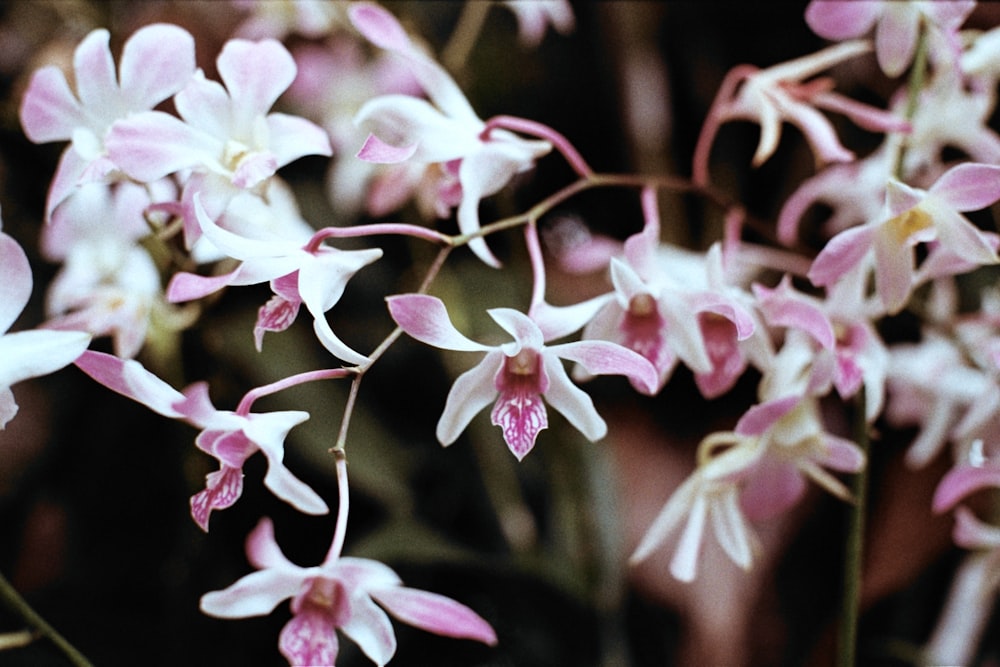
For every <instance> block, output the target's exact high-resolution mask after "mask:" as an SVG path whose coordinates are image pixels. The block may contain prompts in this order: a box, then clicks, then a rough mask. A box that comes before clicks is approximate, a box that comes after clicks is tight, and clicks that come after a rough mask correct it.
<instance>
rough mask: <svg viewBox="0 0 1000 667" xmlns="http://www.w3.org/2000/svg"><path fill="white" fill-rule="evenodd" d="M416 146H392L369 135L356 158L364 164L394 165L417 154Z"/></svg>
mask: <svg viewBox="0 0 1000 667" xmlns="http://www.w3.org/2000/svg"><path fill="white" fill-rule="evenodd" d="M418 145H419V144H411V145H410V146H400V147H397V146H392V145H390V144H387V143H385V142H384V141H382V140H381V139H379V138H378V137H377V136H375V135H374V134H369V135H368V138H367V139H365V143H364V145H363V146H362V147H361V150H359V151H358V153H357V157H358V158H359V159H361V160H364V161H365V162H374V163H375V164H396V163H397V162H403V161H405V160H409V159H410V158H411V157H413V154H414V153H416V152H417V147H418Z"/></svg>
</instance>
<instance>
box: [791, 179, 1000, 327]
mask: <svg viewBox="0 0 1000 667" xmlns="http://www.w3.org/2000/svg"><path fill="white" fill-rule="evenodd" d="M998 199H1000V167H996V166H993V165H987V164H974V163H963V164H960V165H958V166H956V167H953V168H951V169H949V170H948V171H947V172H945V173H944V174H943V175H942V176H941V177H940V178H939V179H938V180H937V181H936V182H935V183H934V185H932V186H931V187H930V189H929V190H926V191H925V190H919V189H917V188H911V187H910V186H908V185H905V184H903V183H900V182H899V181H896V180H890V181H889V183H888V185H887V188H886V200H885V207H884V209H883V213H882V216H881V219H879V220H878V221H877V222H870V223H868V224H865V225H862V226H859V227H852V228H850V229H847V230H845V231H843V232H841V233H839V234H837V235H836V236H835V237H833V238H832V239H831V240H830V242H829V243H827V245H826V246H825V247H824V248H823V250H822V251H821V252H820V253H819V255H818V256H817V257H816V260H815V261H814V262H813V265H812V268H811V269H810V270H809V278H810V280H812V282H813V283H814V284H815V285H821V286H825V285H832V284H834V283H835V282H836V281H837V280H839V279H840V278H841V277H842V276H844V275H845V274H846V273H847V272H848V271H850V270H851V269H853V268H854V267H855V266H856V265H857V264H858V263H859V262H862V261H865V260H866V258H867V260H866V261H870V262H873V264H874V269H875V288H876V291H877V292H878V294H879V297H880V298H881V300H882V304H883V306H884V307H885V309H886V311H888V312H889V313H897V312H899V311H900V310H901V309H902V308H903V306H905V305H906V301H907V299H909V296H910V292H911V290H912V288H913V281H914V272H915V269H916V267H915V262H916V260H915V258H914V246H916V245H917V244H918V243H921V242H928V241H937V242H938V243H939V244H940V245H941V246H942V247H943V248H946V249H948V250H950V251H951V252H953V253H954V254H955V255H956V256H958V257H960V258H963V259H964V260H966V261H967V262H970V263H972V264H973V265H986V264H995V263H997V262H998V261H1000V258H998V257H997V253H996V249H995V246H994V242H993V240H992V239H991V238H990V237H989V236H987V235H986V234H984V233H983V232H982V231H980V230H979V229H978V228H977V227H976V226H975V225H973V224H972V223H971V222H969V220H967V219H966V218H965V217H964V216H962V215H961V213H960V212H961V211H976V210H979V209H981V208H985V207H987V206H989V205H991V204H993V203H994V202H996V201H997V200H998Z"/></svg>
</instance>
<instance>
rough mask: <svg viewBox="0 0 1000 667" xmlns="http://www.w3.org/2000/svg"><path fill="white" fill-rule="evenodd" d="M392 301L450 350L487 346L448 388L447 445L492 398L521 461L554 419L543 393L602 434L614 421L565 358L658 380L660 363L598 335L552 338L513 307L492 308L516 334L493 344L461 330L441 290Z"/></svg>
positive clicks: (411, 326)
mask: <svg viewBox="0 0 1000 667" xmlns="http://www.w3.org/2000/svg"><path fill="white" fill-rule="evenodd" d="M388 303H389V312H390V314H391V315H392V317H393V319H394V320H396V323H397V324H398V325H399V326H400V327H401V328H402V329H403V331H405V332H406V333H408V334H409V335H410V336H412V337H414V338H416V339H417V340H419V341H421V342H423V343H426V344H428V345H433V346H434V347H439V348H443V349H446V350H459V351H463V352H485V353H486V355H485V356H484V357H483V359H482V360H481V361H480V362H479V364H477V365H476V366H474V367H473V368H472V369H470V370H468V371H466V372H465V373H463V374H462V375H460V376H459V377H458V379H457V380H455V384H454V385H452V388H451V391H450V392H449V393H448V399H447V401H446V403H445V408H444V413H443V414H442V415H441V419H440V421H438V426H437V437H438V440H440V442H441V444H442V445H445V446H447V445H450V444H451V443H453V442H454V441H455V440H456V439H458V436H459V435H461V433H462V431H464V430H465V427H466V426H468V424H469V422H470V421H472V418H473V417H474V416H475V415H476V414H477V413H478V412H479V411H480V410H482V409H483V408H485V407H486V406H487V405H489V404H490V403H491V402H493V403H494V406H493V412H492V415H491V418H492V421H493V424H495V425H497V426H500V427H501V428H502V429H503V435H504V440H505V441H506V443H507V446H508V447H509V448H510V451H511V452H512V453H513V454H514V456H516V457H517V458H518V460H521V459H523V458H524V457H525V456H526V455H527V454H528V452H529V451H531V449H532V447H534V445H535V438H536V437H537V435H538V433H539V431H541V430H542V429H544V428H546V427H547V426H548V415H547V413H546V410H545V405H544V403H543V402H542V398H544V399H545V400H546V401H547V402H548V403H549V405H551V406H552V407H554V408H555V409H556V410H558V411H559V412H561V413H562V414H563V416H565V417H566V418H567V419H568V420H569V422H570V423H571V424H572V425H573V426H574V427H576V428H577V429H578V430H579V431H580V432H581V433H583V434H584V435H585V436H586V437H587V438H588V439H590V440H599V439H600V438H603V437H604V435H605V433H606V432H607V424H606V423H605V422H604V420H603V419H602V418H601V416H600V415H599V414H598V413H597V410H596V409H595V408H594V403H593V401H592V400H591V399H590V397H589V396H588V395H587V394H586V393H585V392H584V391H582V390H581V389H580V388H578V387H577V386H576V385H574V384H573V383H572V381H571V380H570V378H569V375H568V374H567V373H566V370H565V369H564V368H563V365H562V361H561V359H566V360H569V361H574V362H576V363H579V364H580V365H582V366H583V367H584V368H585V369H586V370H587V372H589V373H593V374H595V375H605V374H613V375H625V376H627V377H628V378H629V379H630V380H632V381H633V382H635V383H637V384H639V386H641V387H643V389H644V390H645V391H647V392H652V391H653V390H654V389H655V387H656V383H657V374H656V369H654V368H653V366H652V364H650V363H649V361H647V360H646V359H645V358H644V357H642V356H640V355H638V354H636V353H635V352H633V351H632V350H629V349H626V348H624V347H622V346H620V345H616V344H614V343H610V342H607V341H599V340H586V341H576V342H571V343H561V344H558V345H547V344H546V341H545V339H544V335H543V333H542V330H541V329H540V328H539V326H538V324H536V323H535V322H534V321H533V320H532V319H531V318H529V317H528V316H527V315H524V314H523V313H520V312H518V311H516V310H513V309H511V308H494V309H491V310H489V311H488V312H489V315H490V317H492V318H493V320H494V321H495V322H496V323H497V324H499V325H500V326H501V327H502V328H503V329H504V330H505V331H506V332H507V333H509V334H510V335H511V336H512V337H513V338H514V340H513V341H512V342H509V343H504V344H502V345H496V346H490V345H484V344H482V343H477V342H475V341H473V340H470V339H469V338H466V337H465V336H464V335H463V334H462V333H460V332H459V331H458V330H457V329H456V328H455V326H454V325H453V324H452V322H451V320H450V318H449V317H448V312H447V310H446V308H445V305H444V303H443V302H442V301H441V300H440V299H438V298H436V297H433V296H427V295H421V294H405V295H400V296H392V297H389V298H388ZM581 325H582V322H580V323H579V324H578V325H577V327H576V328H577V329H578V328H579V327H580V326H581Z"/></svg>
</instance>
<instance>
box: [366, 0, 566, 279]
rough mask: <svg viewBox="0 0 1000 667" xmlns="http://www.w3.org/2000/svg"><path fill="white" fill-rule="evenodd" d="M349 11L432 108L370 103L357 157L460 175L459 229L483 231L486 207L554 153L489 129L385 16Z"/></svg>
mask: <svg viewBox="0 0 1000 667" xmlns="http://www.w3.org/2000/svg"><path fill="white" fill-rule="evenodd" d="M349 11H350V17H351V22H352V23H353V24H354V26H355V27H356V28H357V29H358V30H359V31H360V32H361V33H362V34H363V35H364V36H365V37H366V38H367V39H368V40H369V41H371V42H372V43H373V44H375V45H376V46H378V47H380V48H383V49H387V50H388V51H390V52H391V53H393V54H395V55H398V56H399V57H401V58H403V60H404V61H405V62H406V63H407V64H408V65H409V66H410V67H411V69H412V70H413V74H414V76H415V77H416V78H417V80H418V81H419V82H420V83H421V85H422V86H423V88H424V90H425V91H426V92H427V95H428V96H429V97H430V99H431V101H432V102H433V104H431V103H430V102H428V101H426V100H423V99H420V98H416V97H411V96H409V95H383V96H381V97H376V98H375V99H372V100H369V101H368V102H367V103H365V105H364V106H362V107H361V109H360V110H359V111H358V113H357V115H356V116H355V123H357V124H358V125H360V126H362V127H366V128H369V129H370V134H369V136H368V139H367V140H366V141H365V144H364V146H362V148H361V150H360V151H359V153H358V157H359V158H361V159H362V160H366V161H369V162H377V163H387V164H395V163H401V162H404V161H415V162H418V163H424V164H440V165H442V167H443V171H444V172H445V173H451V174H453V175H454V177H455V178H456V179H457V182H456V184H457V185H458V186H459V188H460V190H461V193H460V198H459V199H458V226H459V230H460V231H461V232H462V233H463V234H473V233H475V232H478V231H479V228H480V224H479V202H480V200H482V199H483V198H485V197H488V196H490V195H492V194H495V193H496V192H498V191H500V189H502V188H503V187H504V186H505V185H507V183H509V182H510V180H511V179H512V178H513V177H514V175H515V174H517V173H519V172H522V171H525V170H527V169H530V168H531V167H532V166H533V165H534V162H535V160H536V159H538V158H539V157H541V156H543V155H545V154H546V153H548V152H549V151H550V150H551V144H549V143H548V142H546V141H529V140H525V139H522V138H520V137H519V136H517V135H515V134H513V133H511V132H508V131H506V130H503V129H500V128H489V127H488V126H487V124H486V123H485V122H483V121H482V120H481V119H480V118H479V116H477V115H476V113H475V111H473V109H472V106H471V105H470V104H469V101H468V100H467V99H466V98H465V96H464V95H463V94H462V91H461V90H459V88H458V86H457V84H456V83H455V82H454V80H452V78H451V77H450V76H449V75H448V73H447V72H445V71H444V69H442V67H441V66H440V65H438V64H437V63H436V62H434V61H433V60H431V59H430V58H429V57H428V56H427V55H425V54H424V53H423V52H422V51H420V50H419V49H418V48H417V46H416V45H415V44H414V43H413V42H412V41H411V40H410V37H409V36H408V35H407V34H406V31H405V30H404V29H403V27H402V26H401V25H400V24H399V22H398V21H397V20H396V18H395V17H394V16H393V15H392V14H390V13H389V12H388V11H386V10H385V9H383V8H381V7H378V6H377V5H373V4H369V3H364V2H362V3H357V4H355V5H352V6H351V8H350V10H349ZM449 203H450V202H449ZM469 248H470V249H471V250H472V251H473V252H475V253H476V255H477V256H478V257H479V258H480V259H481V260H483V261H484V262H486V263H487V264H489V265H491V266H499V261H498V260H497V259H496V257H495V256H494V255H493V253H492V252H491V251H490V250H489V248H488V247H487V245H486V241H485V240H484V239H483V238H482V237H475V238H473V239H471V240H470V242H469Z"/></svg>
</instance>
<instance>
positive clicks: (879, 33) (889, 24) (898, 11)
mask: <svg viewBox="0 0 1000 667" xmlns="http://www.w3.org/2000/svg"><path fill="white" fill-rule="evenodd" d="M919 30H920V13H919V11H918V10H917V8H916V7H914V6H912V5H909V4H908V3H907V4H904V3H898V4H897V3H889V4H886V5H885V8H884V10H883V12H882V18H881V20H880V21H879V23H878V26H877V28H876V30H875V55H876V57H877V58H878V64H879V67H881V68H882V71H883V72H885V73H886V74H887V75H889V76H891V77H896V76H899V75H900V74H902V73H903V70H905V69H906V68H907V66H908V65H909V64H910V61H912V60H913V53H914V51H915V50H916V47H917V34H918V31H919Z"/></svg>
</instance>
